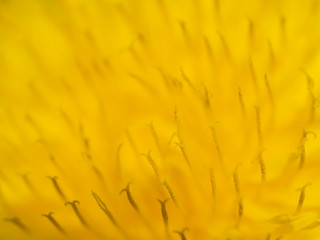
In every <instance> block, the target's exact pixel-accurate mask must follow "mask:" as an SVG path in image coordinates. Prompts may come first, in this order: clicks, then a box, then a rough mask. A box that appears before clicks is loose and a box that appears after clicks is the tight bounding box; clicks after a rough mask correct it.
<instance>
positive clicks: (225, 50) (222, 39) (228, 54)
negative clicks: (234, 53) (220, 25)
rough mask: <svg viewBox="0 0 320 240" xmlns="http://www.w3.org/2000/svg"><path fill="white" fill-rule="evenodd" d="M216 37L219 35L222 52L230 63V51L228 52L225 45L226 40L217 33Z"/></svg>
mask: <svg viewBox="0 0 320 240" xmlns="http://www.w3.org/2000/svg"><path fill="white" fill-rule="evenodd" d="M218 35H219V37H220V41H221V43H222V46H223V49H224V52H225V54H226V56H227V58H228V60H229V61H230V60H231V54H230V50H229V47H228V44H227V42H226V39H225V37H224V36H223V35H222V34H221V33H220V32H218Z"/></svg>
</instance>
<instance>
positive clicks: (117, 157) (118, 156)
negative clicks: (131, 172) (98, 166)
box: [116, 144, 123, 178]
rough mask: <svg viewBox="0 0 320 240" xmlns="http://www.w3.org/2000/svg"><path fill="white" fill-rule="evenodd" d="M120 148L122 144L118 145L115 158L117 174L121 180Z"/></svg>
mask: <svg viewBox="0 0 320 240" xmlns="http://www.w3.org/2000/svg"><path fill="white" fill-rule="evenodd" d="M122 147H123V144H120V145H119V146H118V149H117V156H116V161H117V169H118V172H119V175H120V177H121V178H122V171H121V160H120V152H121V149H122Z"/></svg>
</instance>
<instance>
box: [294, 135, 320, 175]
mask: <svg viewBox="0 0 320 240" xmlns="http://www.w3.org/2000/svg"><path fill="white" fill-rule="evenodd" d="M302 131H303V132H302V136H301V140H300V145H299V151H300V160H299V167H298V169H299V170H300V169H302V168H303V166H304V164H305V159H306V148H305V143H306V141H307V140H308V135H310V134H311V135H312V136H313V138H316V137H317V135H316V134H315V133H314V132H312V131H305V130H304V129H302Z"/></svg>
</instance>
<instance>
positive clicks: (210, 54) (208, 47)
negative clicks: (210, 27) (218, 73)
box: [204, 37, 213, 63]
mask: <svg viewBox="0 0 320 240" xmlns="http://www.w3.org/2000/svg"><path fill="white" fill-rule="evenodd" d="M204 43H205V46H206V50H207V53H208V57H209V60H210V62H211V63H213V51H212V47H211V44H210V41H209V39H208V38H207V37H204Z"/></svg>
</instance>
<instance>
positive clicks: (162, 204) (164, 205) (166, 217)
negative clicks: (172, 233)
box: [157, 199, 169, 233]
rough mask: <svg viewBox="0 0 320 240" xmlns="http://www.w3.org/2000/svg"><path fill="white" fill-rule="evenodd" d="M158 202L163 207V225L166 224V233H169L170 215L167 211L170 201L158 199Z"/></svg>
mask: <svg viewBox="0 0 320 240" xmlns="http://www.w3.org/2000/svg"><path fill="white" fill-rule="evenodd" d="M157 200H158V202H159V203H160V205H161V214H162V219H163V223H164V226H165V228H166V231H167V233H168V225H169V219H168V213H167V209H166V202H167V201H169V199H165V200H163V201H162V200H160V199H157Z"/></svg>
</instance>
